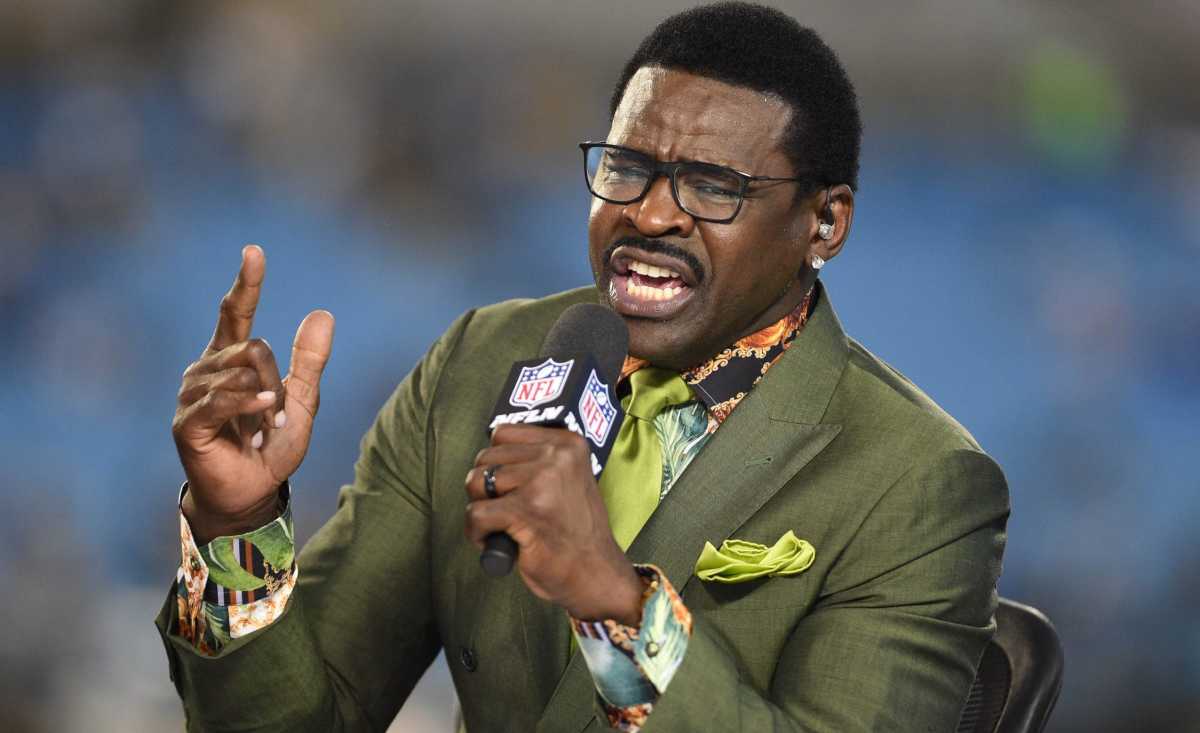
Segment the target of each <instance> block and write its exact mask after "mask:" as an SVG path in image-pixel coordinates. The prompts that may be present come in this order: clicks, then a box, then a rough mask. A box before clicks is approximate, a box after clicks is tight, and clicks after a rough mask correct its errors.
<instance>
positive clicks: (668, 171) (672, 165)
mask: <svg viewBox="0 0 1200 733" xmlns="http://www.w3.org/2000/svg"><path fill="white" fill-rule="evenodd" d="M592 148H612V149H614V150H621V151H625V152H628V153H633V154H634V155H640V156H642V157H643V158H646V159H648V160H649V161H650V163H651V170H650V173H651V175H650V177H649V178H647V179H646V187H645V188H643V189H642V192H641V193H640V194H638V195H637V196H634V197H633V198H631V199H629V200H628V201H620V200H617V199H610V198H608V197H607V196H601V195H600V194H598V193H596V191H595V190H594V189H592V182H591V181H590V180H589V179H588V172H587V159H588V151H589V150H591V149H592ZM579 149H580V150H582V151H583V180H584V183H585V184H587V189H588V192H589V193H591V194H592V195H593V196H595V197H596V198H598V199H600V200H601V201H607V202H609V203H610V204H617V205H618V206H628V205H629V204H632V203H634V202H635V201H641V200H642V199H643V198H645V197H646V194H648V193H650V189H651V188H652V187H653V186H654V182H655V181H657V180H658V179H659V178H660V177H662V176H666V178H667V180H668V181H670V182H671V198H673V199H675V205H676V206H678V207H679V210H680V211H682V212H684V213H685V214H687V215H688V216H690V217H692V218H693V219H695V220H696V221H707V222H709V223H712V224H729V223H730V222H732V221H733V220H734V219H736V218H737V215H738V214H739V213H740V212H741V210H742V204H743V203H745V201H746V192H747V191H749V190H750V184H751V183H755V182H757V181H775V182H781V181H793V182H796V183H803V182H805V181H807V180H808V179H806V178H777V177H774V176H754V175H750V174H749V173H744V172H742V171H739V170H737V169H736V168H730V167H729V166H724V165H717V164H716V163H704V162H702V161H695V160H657V159H655V158H654V156H652V155H649V154H647V153H643V152H642V151H640V150H634V149H633V148H627V147H625V146H623V145H612V144H610V143H607V142H595V141H591V140H588V141H584V142H581V143H579ZM685 165H687V166H699V167H701V168H712V169H715V170H717V171H721V172H728V173H732V174H733V175H734V176H735V177H737V179H738V181H739V182H740V183H741V189H740V190H739V191H738V203H737V208H736V209H734V210H733V214H731V215H730V216H729V217H728V218H725V219H713V218H711V217H707V216H699V215H697V214H693V213H692V212H690V211H688V210H687V207H685V206H684V205H683V202H681V201H680V200H679V188H678V183H676V179H675V176H676V173H677V172H678V171H679V169H680V168H681V167H682V166H685Z"/></svg>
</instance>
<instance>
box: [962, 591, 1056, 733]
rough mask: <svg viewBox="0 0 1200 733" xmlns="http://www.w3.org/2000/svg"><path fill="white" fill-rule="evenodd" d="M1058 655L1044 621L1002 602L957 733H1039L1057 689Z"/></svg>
mask: <svg viewBox="0 0 1200 733" xmlns="http://www.w3.org/2000/svg"><path fill="white" fill-rule="evenodd" d="M1062 674H1063V652H1062V645H1061V644H1060V643H1059V641H1058V633H1057V632H1056V631H1055V630H1054V626H1053V624H1051V623H1050V619H1048V618H1046V616H1045V614H1043V613H1042V612H1041V611H1039V610H1037V609H1036V608H1033V607H1031V606H1025V605H1022V604H1020V603H1016V602H1014V601H1010V600H1008V599H1007V598H1001V599H1000V605H999V606H998V607H997V608H996V636H995V638H993V639H992V641H991V642H989V643H988V645H987V648H986V649H985V650H984V652H983V658H982V659H980V660H979V669H978V671H977V672H976V673H975V684H973V685H971V692H970V694H969V695H968V696H967V704H966V705H965V706H964V707H963V711H962V717H961V718H960V719H959V721H958V733H1039V731H1041V730H1042V728H1044V727H1045V725H1046V721H1047V720H1049V719H1050V712H1051V711H1052V710H1054V703H1055V702H1057V701H1058V692H1059V690H1060V689H1061V688H1062Z"/></svg>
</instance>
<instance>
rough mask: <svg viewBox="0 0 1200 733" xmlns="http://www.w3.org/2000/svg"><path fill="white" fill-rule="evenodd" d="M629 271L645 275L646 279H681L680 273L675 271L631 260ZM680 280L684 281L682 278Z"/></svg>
mask: <svg viewBox="0 0 1200 733" xmlns="http://www.w3.org/2000/svg"><path fill="white" fill-rule="evenodd" d="M629 269H630V270H633V271H634V272H636V273H638V274H639V275H645V276H646V277H675V278H680V275H679V273H678V272H675V271H674V270H669V269H667V268H665V267H659V266H658V265H651V264H649V263H647V262H642V261H640V260H630V261H629ZM680 279H682V278H680Z"/></svg>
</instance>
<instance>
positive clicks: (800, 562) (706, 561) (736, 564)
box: [696, 530, 817, 583]
mask: <svg viewBox="0 0 1200 733" xmlns="http://www.w3.org/2000/svg"><path fill="white" fill-rule="evenodd" d="M816 557H817V551H816V549H815V548H814V547H813V546H812V545H811V544H809V543H808V542H807V541H805V540H802V539H800V538H799V537H797V536H796V535H795V534H794V533H793V532H792V531H791V530H788V531H787V533H786V534H785V535H783V536H782V537H780V538H779V541H778V542H776V543H775V544H774V545H773V546H771V547H767V546H766V545H760V544H758V543H757V542H747V541H745V540H725V541H724V542H722V543H721V549H719V550H718V549H717V548H715V547H713V546H712V543H711V542H705V543H704V550H703V551H702V552H701V553H700V559H698V560H696V575H698V576H699V577H700V580H708V581H713V582H716V583H745V582H746V581H748V580H755V579H756V578H764V577H768V576H771V575H795V574H796V573H800V572H803V571H805V570H808V566H809V565H812V563H813V560H814V559H816Z"/></svg>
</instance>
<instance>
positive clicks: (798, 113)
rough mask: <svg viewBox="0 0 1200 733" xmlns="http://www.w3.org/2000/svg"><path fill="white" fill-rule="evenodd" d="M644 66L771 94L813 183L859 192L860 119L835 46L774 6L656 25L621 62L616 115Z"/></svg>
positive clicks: (796, 158)
mask: <svg viewBox="0 0 1200 733" xmlns="http://www.w3.org/2000/svg"><path fill="white" fill-rule="evenodd" d="M645 66H660V67H663V68H667V69H678V70H681V71H686V72H689V73H692V74H697V75H699V76H706V77H709V78H712V79H716V80H717V81H722V82H725V83H726V84H733V85H735V86H741V87H747V88H749V89H753V90H755V91H759V92H766V93H770V94H774V95H775V96H777V97H780V98H781V99H783V100H784V101H785V102H787V103H788V104H789V105H791V107H792V120H791V123H790V124H789V126H788V130H787V133H786V135H787V137H786V139H785V141H784V149H785V152H786V153H787V155H788V157H789V159H790V160H791V162H792V165H793V166H795V168H796V175H797V176H802V177H808V176H811V177H812V179H813V184H814V188H823V187H825V186H832V185H837V184H841V183H845V184H849V186H850V188H851V189H854V190H856V191H857V190H858V155H859V148H860V146H861V144H862V121H861V119H860V118H859V112H858V98H857V97H856V96H855V94H854V86H853V85H852V84H851V83H850V78H849V77H848V76H846V70H845V69H843V68H842V64H841V62H840V61H838V57H837V55H836V54H835V53H834V52H833V49H831V48H829V46H827V45H825V42H824V41H822V40H821V38H820V36H818V35H817V34H816V32H815V31H813V30H812V29H811V28H805V27H804V26H802V25H800V24H799V23H797V22H796V21H795V20H793V19H792V18H790V17H788V16H787V15H785V14H784V13H782V12H780V11H778V10H775V9H774V8H767V7H763V6H762V5H753V4H750V3H743V2H722V3H716V4H714V5H704V6H701V7H698V8H692V9H691V10H685V11H684V12H682V13H679V14H677V15H672V16H671V17H669V18H667V19H666V20H664V21H663V22H662V23H659V24H658V27H657V28H655V29H654V30H653V31H652V32H651V33H650V35H648V36H646V38H645V39H644V40H643V41H642V43H641V45H640V46H638V49H637V51H636V52H635V53H634V54H633V58H631V59H629V62H628V63H626V64H625V69H624V71H622V72H621V78H620V79H619V80H618V81H617V86H616V88H615V89H614V90H613V95H612V101H611V103H610V108H609V114H610V116H611V115H614V114H616V111H617V107H618V106H619V105H620V104H621V98H622V97H623V96H625V87H626V85H628V83H629V79H630V78H632V77H633V75H634V74H635V73H637V71H638V69H641V68H642V67H645Z"/></svg>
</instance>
